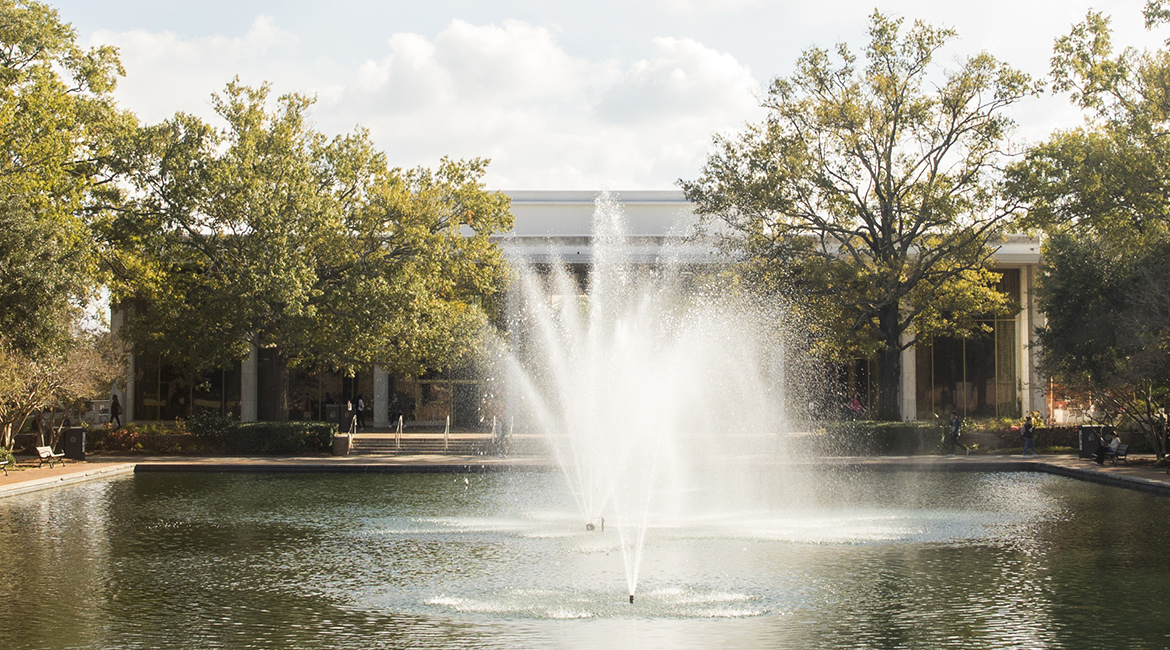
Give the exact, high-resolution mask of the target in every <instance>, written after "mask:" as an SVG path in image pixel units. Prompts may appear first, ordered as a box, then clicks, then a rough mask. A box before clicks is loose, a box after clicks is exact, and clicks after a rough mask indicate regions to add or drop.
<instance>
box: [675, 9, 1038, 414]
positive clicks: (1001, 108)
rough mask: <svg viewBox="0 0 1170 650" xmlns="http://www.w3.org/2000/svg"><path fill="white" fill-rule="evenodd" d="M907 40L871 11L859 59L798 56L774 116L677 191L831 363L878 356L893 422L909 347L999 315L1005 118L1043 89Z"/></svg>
mask: <svg viewBox="0 0 1170 650" xmlns="http://www.w3.org/2000/svg"><path fill="white" fill-rule="evenodd" d="M902 27H903V26H902V20H901V19H894V18H890V17H887V16H885V15H883V14H881V13H880V12H875V13H874V14H873V15H872V17H871V20H870V27H869V37H870V42H869V44H868V45H867V47H866V48H865V51H864V55H863V56H864V58H863V59H859V57H858V56H857V55H855V54H854V53H853V52H852V51H851V50H850V49H849V48H848V47H847V46H846V45H838V46H837V48H836V51H835V52H834V53H830V52H829V51H827V50H824V49H820V48H812V49H809V50H807V51H806V52H804V54H803V55H802V56H801V57H800V59H799V60H798V61H797V63H796V71H795V72H794V73H793V75H792V76H791V77H789V78H777V79H775V80H774V81H773V82H772V84H771V86H770V88H769V91H768V94H767V97H766V98H765V99H764V106H765V107H766V108H768V109H769V115H768V118H767V119H766V120H765V121H764V122H763V123H761V124H755V125H751V126H750V127H748V129H747V130H746V131H745V132H743V133H741V134H738V135H736V136H732V137H724V136H717V137H716V138H715V144H716V148H717V152H716V153H715V154H713V155H711V156H710V158H709V159H708V161H707V164H706V166H705V167H704V169H703V172H702V175H701V176H700V177H699V178H698V179H697V180H694V181H683V182H682V187H683V189H684V191H685V192H686V194H687V197H688V198H689V199H690V200H691V201H693V202H694V203H695V204H696V206H697V211H698V212H699V214H701V215H704V216H705V217H707V220H708V223H716V224H718V226H719V230H720V232H722V238H723V241H724V243H725V244H726V245H728V246H729V247H731V248H732V249H734V250H736V251H739V252H740V253H742V254H743V255H744V257H745V259H746V260H747V261H748V267H747V268H748V270H749V272H751V273H753V274H755V275H756V276H757V277H759V278H761V279H763V280H765V281H766V282H768V283H769V284H771V286H773V287H776V288H777V289H778V290H782V291H791V292H795V293H796V294H797V295H798V296H800V297H801V299H802V302H803V304H804V306H805V309H806V310H807V312H808V317H809V318H810V319H812V320H814V321H816V322H818V323H820V324H822V326H823V330H822V333H823V338H822V341H823V343H824V351H825V352H826V353H828V354H830V355H832V356H834V357H836V358H838V359H842V360H844V359H848V358H850V357H854V356H869V355H871V354H873V353H880V354H881V366H882V380H881V381H882V386H881V400H882V409H881V410H882V415H883V416H884V417H887V418H893V417H896V416H897V409H898V404H897V382H898V381H899V376H900V367H901V360H900V353H901V351H902V350H903V349H904V348H905V347H906V346H909V345H912V344H913V342H914V340H915V336H916V335H917V336H929V335H935V334H964V333H971V332H972V331H975V330H977V329H978V325H977V323H976V316H978V315H983V314H987V313H990V312H994V311H997V310H1002V309H1005V308H1006V307H1007V305H1006V304H1005V300H1004V298H1003V297H1002V296H1001V295H999V294H998V293H997V292H996V291H995V290H994V285H995V283H996V279H997V278H996V276H995V274H993V273H991V272H990V271H989V270H988V265H989V260H990V257H991V254H992V248H991V247H990V246H989V244H993V243H994V242H995V241H996V240H997V237H998V236H999V235H1000V232H1001V230H1002V228H1003V227H1004V226H1006V225H1007V224H1008V221H1009V218H1010V217H1011V216H1012V215H1013V214H1014V209H1015V206H1014V205H1012V204H1010V203H1008V202H1006V201H1004V200H1002V197H1001V195H1000V193H999V191H998V190H999V180H1000V179H999V173H998V170H999V165H1000V164H1001V158H1002V155H1003V154H1002V152H1003V151H1004V149H1005V143H1006V140H1007V138H1008V135H1009V133H1010V131H1011V130H1012V128H1013V126H1014V123H1013V122H1012V120H1011V119H1010V118H1008V117H1007V116H1006V115H1005V109H1006V108H1008V107H1009V106H1011V105H1012V104H1014V103H1016V102H1017V101H1019V100H1020V99H1022V98H1024V97H1026V96H1028V95H1030V94H1033V93H1034V92H1036V90H1037V87H1036V85H1035V83H1034V82H1033V81H1032V80H1031V79H1030V78H1029V77H1028V76H1027V75H1025V74H1023V73H1021V72H1019V71H1017V70H1014V69H1012V68H1011V67H1009V66H1007V65H1005V64H1003V63H1001V62H1000V61H998V60H996V59H995V58H994V57H992V56H991V55H989V54H986V53H980V54H977V55H975V56H971V57H968V58H967V59H965V60H964V61H963V62H962V63H961V65H960V66H959V67H958V68H957V69H953V70H940V69H937V67H936V66H935V64H934V57H935V55H936V54H937V53H938V51H939V50H940V49H941V48H942V47H943V46H944V45H945V44H946V43H947V42H948V41H949V40H950V39H952V38H953V37H954V32H953V31H952V30H950V29H940V28H934V27H930V26H927V25H925V24H923V23H921V22H915V23H914V25H913V26H912V27H911V28H910V29H909V30H906V31H903V28H902ZM903 335H906V336H903Z"/></svg>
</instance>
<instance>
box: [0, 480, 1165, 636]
mask: <svg viewBox="0 0 1170 650" xmlns="http://www.w3.org/2000/svg"><path fill="white" fill-rule="evenodd" d="M685 501H686V503H687V507H685V508H672V509H670V512H671V513H672V514H670V515H663V516H660V517H657V518H655V519H654V520H653V521H652V523H651V530H650V533H649V535H648V538H647V542H646V544H647V546H646V553H645V557H644V560H643V564H642V569H641V571H642V573H641V577H640V581H639V588H638V594H637V602H636V603H635V604H633V605H630V604H629V603H628V602H626V601H627V594H626V582H625V577H624V573H623V567H622V562H621V558H620V547H619V543H618V539H617V537H618V536H617V534H616V532H615V531H614V529H613V524H612V522H611V524H610V525H609V526H608V527H607V529H606V530H605V531H604V532H602V531H594V532H586V531H585V530H584V526H583V524H582V522H580V521H579V518H580V516H579V515H578V514H576V513H577V508H576V506H575V504H574V500H573V497H572V495H571V494H569V493H568V490H567V488H566V486H565V481H564V479H563V478H562V477H561V476H560V475H559V474H556V473H552V472H546V473H541V472H530V473H524V472H522V473H515V474H459V475H451V474H444V475H345V476H338V475H295V476H290V475H236V474H224V475H217V474H179V475H165V474H139V475H133V476H123V477H115V478H110V479H105V480H99V481H93V482H89V483H84V484H79V485H75V486H70V487H63V488H60V489H55V490H51V491H44V492H38V493H33V494H27V495H21V496H17V497H11V498H7V499H3V500H0V549H3V550H4V553H5V556H4V562H3V566H4V567H5V569H4V571H3V579H2V580H0V604H2V605H3V610H4V614H5V619H4V620H5V623H4V624H3V625H0V647H3V648H114V647H118V648H156V647H165V648H605V649H607V650H616V649H618V648H638V647H693V648H708V647H725V648H1025V647H1026V648H1100V647H1125V648H1164V647H1167V646H1168V645H1170V634H1168V630H1170V625H1167V624H1166V623H1165V616H1166V612H1170V556H1168V554H1167V553H1165V551H1164V548H1165V546H1164V539H1165V535H1166V531H1167V530H1170V500H1168V499H1164V498H1159V497H1154V496H1148V495H1144V494H1141V493H1136V492H1131V491H1125V490H1120V489H1117V488H1110V487H1105V486H1098V485H1092V484H1086V483H1079V482H1076V481H1073V480H1070V479H1065V478H1060V477H1054V476H1047V475H1042V474H1011V473H1009V474H966V473H964V474H956V475H948V474H914V473H894V474H882V473H862V474H856V475H853V474H843V475H837V476H834V477H831V478H830V479H826V480H822V478H821V477H817V476H813V475H788V474H784V473H781V472H776V473H774V474H772V475H771V476H770V479H769V480H765V481H760V482H758V484H755V485H753V486H752V488H751V489H750V490H741V491H738V492H736V493H735V494H734V495H733V497H732V498H729V495H689V496H688V498H687V499H685Z"/></svg>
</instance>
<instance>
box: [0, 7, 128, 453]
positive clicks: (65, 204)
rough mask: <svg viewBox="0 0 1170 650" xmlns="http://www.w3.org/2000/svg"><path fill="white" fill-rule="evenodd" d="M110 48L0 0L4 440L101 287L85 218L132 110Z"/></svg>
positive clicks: (36, 10) (56, 369)
mask: <svg viewBox="0 0 1170 650" xmlns="http://www.w3.org/2000/svg"><path fill="white" fill-rule="evenodd" d="M121 74H122V68H121V65H120V64H119V62H118V58H117V53H116V52H115V51H114V50H113V49H112V48H109V47H100V48H94V49H88V50H87V49H83V48H81V47H80V46H78V44H77V42H76V35H75V33H74V31H73V29H72V27H70V26H69V25H68V24H67V23H64V22H62V21H61V20H60V18H59V16H58V15H57V12H56V11H55V10H53V9H51V8H49V7H48V6H47V5H44V4H42V3H39V2H35V1H32V0H0V376H2V377H0V429H2V435H0V445H3V446H9V445H11V442H12V434H13V433H15V432H16V430H17V429H18V428H19V426H20V425H21V424H22V423H23V422H24V421H25V420H26V419H27V418H28V417H29V415H30V414H31V413H32V412H33V411H35V410H37V409H40V408H44V407H47V406H49V405H52V404H54V403H55V401H56V399H57V397H58V394H57V393H58V389H60V388H61V385H62V384H61V382H62V381H65V380H66V379H67V378H62V377H61V375H62V373H63V372H64V371H63V368H64V366H65V365H66V364H67V360H68V358H69V357H70V355H71V354H72V353H73V351H74V350H73V349H74V348H75V347H76V346H77V345H79V340H78V338H77V334H78V332H79V330H78V327H77V325H78V320H79V318H80V317H81V315H82V308H83V307H84V305H85V304H86V303H87V301H89V300H90V299H91V298H92V297H93V295H94V292H95V290H96V288H97V286H98V283H99V277H98V273H97V271H98V268H97V256H96V255H95V254H94V244H93V240H92V238H91V236H90V232H89V229H88V223H87V216H88V214H89V213H90V211H91V209H92V208H93V206H94V204H95V191H96V190H98V189H99V188H100V187H101V186H102V185H103V184H105V183H106V182H107V180H108V178H109V175H108V168H107V166H106V164H105V161H106V159H107V157H108V152H109V147H110V146H111V142H112V140H113V135H114V134H115V133H118V132H120V131H122V130H124V129H126V128H127V127H128V126H129V125H130V124H131V123H132V121H133V120H132V118H131V117H130V116H128V115H127V114H124V113H121V112H119V111H118V110H117V109H116V107H115V105H114V103H113V100H112V98H111V95H110V92H111V91H112V90H113V88H114V84H115V82H116V80H117V78H118V77H119V76H120V75H121Z"/></svg>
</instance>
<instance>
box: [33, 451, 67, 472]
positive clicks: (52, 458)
mask: <svg viewBox="0 0 1170 650" xmlns="http://www.w3.org/2000/svg"><path fill="white" fill-rule="evenodd" d="M37 457H38V460H40V461H41V463H40V465H37V467H41V466H43V465H44V464H45V463H48V464H49V467H50V468H52V467H53V463H61V464H62V465H64V464H65V453H64V452H59V453H53V448H52V447H37Z"/></svg>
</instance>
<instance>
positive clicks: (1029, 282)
mask: <svg viewBox="0 0 1170 650" xmlns="http://www.w3.org/2000/svg"><path fill="white" fill-rule="evenodd" d="M1037 270H1039V266H1037V265H1036V264H1029V265H1028V266H1027V267H1025V268H1024V273H1021V274H1020V281H1021V282H1023V283H1026V284H1025V286H1026V287H1027V290H1028V299H1027V301H1026V302H1024V305H1025V307H1024V309H1025V312H1026V313H1027V314H1028V324H1027V327H1026V329H1024V331H1023V336H1022V337H1021V339H1020V340H1021V346H1020V347H1022V348H1023V353H1024V354H1023V358H1024V361H1023V368H1024V369H1025V371H1026V372H1027V373H1028V374H1027V375H1026V376H1025V377H1024V379H1023V384H1024V394H1025V395H1027V396H1028V397H1027V399H1028V402H1027V403H1025V404H1024V410H1025V411H1031V410H1035V411H1040V415H1041V417H1048V416H1049V415H1051V413H1049V412H1048V400H1047V399H1045V396H1046V392H1047V390H1048V387H1047V386H1046V385H1045V384H1044V378H1043V377H1041V376H1040V373H1039V372H1037V371H1036V363H1037V360H1038V359H1039V358H1040V342H1039V341H1038V340H1037V338H1036V329H1037V328H1039V327H1043V326H1044V322H1045V321H1044V314H1042V313H1040V308H1039V306H1038V305H1037V304H1036V272H1037Z"/></svg>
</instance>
